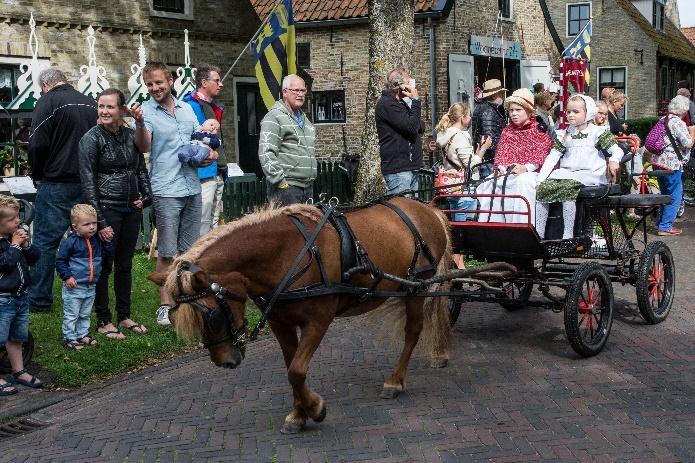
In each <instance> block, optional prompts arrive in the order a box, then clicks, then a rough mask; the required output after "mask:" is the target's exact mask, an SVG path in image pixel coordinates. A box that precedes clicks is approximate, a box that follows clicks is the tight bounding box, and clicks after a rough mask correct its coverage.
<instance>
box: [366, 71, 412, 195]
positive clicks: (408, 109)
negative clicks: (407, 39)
mask: <svg viewBox="0 0 695 463" xmlns="http://www.w3.org/2000/svg"><path fill="white" fill-rule="evenodd" d="M421 111H422V108H421V104H420V99H419V96H418V92H417V89H416V88H415V81H414V80H413V79H411V78H410V76H409V75H408V71H406V70H405V69H402V68H397V69H394V70H393V71H391V72H390V73H389V75H388V79H387V82H386V89H385V90H384V92H383V93H382V95H381V98H379V101H378V102H377V104H376V130H377V133H378V135H379V155H380V156H381V173H382V174H383V176H384V180H386V187H387V189H388V194H390V195H392V194H398V193H402V192H404V191H417V189H418V181H417V174H418V171H419V170H420V169H421V168H422V138H421V135H422V133H423V131H424V127H423V124H422V118H421Z"/></svg>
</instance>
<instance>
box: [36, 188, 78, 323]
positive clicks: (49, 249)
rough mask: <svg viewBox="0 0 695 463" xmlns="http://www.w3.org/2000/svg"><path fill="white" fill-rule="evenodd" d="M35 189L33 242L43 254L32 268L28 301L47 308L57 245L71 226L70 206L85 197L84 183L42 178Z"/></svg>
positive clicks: (48, 306)
mask: <svg viewBox="0 0 695 463" xmlns="http://www.w3.org/2000/svg"><path fill="white" fill-rule="evenodd" d="M36 190H37V191H36V199H35V200H34V207H35V209H36V219H35V220H34V238H33V240H32V245H33V246H34V247H36V248H37V249H38V250H39V251H41V257H39V261H38V262H37V263H36V264H35V265H34V266H33V267H32V268H31V288H29V305H30V306H31V307H37V308H39V309H43V310H46V311H47V310H50V308H51V304H53V277H54V275H55V272H56V269H55V263H56V253H57V252H58V245H59V244H60V240H61V239H62V238H63V234H64V233H65V231H66V230H67V229H68V228H70V209H72V206H74V205H75V204H78V203H80V202H81V201H82V187H81V186H80V184H79V183H51V182H41V183H40V184H39V186H38V188H37V189H36Z"/></svg>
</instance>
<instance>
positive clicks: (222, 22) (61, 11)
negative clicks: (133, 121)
mask: <svg viewBox="0 0 695 463" xmlns="http://www.w3.org/2000/svg"><path fill="white" fill-rule="evenodd" d="M30 11H32V12H33V13H34V18H35V19H36V21H37V36H38V40H39V44H40V47H39V49H40V50H39V57H40V58H45V59H50V61H51V64H52V65H56V66H58V67H59V68H60V69H61V70H63V71H64V72H65V73H66V75H67V76H68V79H69V80H70V83H71V84H73V85H76V84H77V80H78V78H79V77H80V74H79V68H80V66H81V65H83V64H87V63H88V55H87V53H88V48H87V27H88V26H89V25H92V26H93V27H94V28H95V29H96V30H97V33H96V38H97V42H96V55H97V64H99V65H102V66H104V67H105V68H106V73H107V80H108V81H109V84H110V85H111V86H113V87H117V88H119V89H121V90H123V91H124V93H126V94H127V81H128V78H129V77H130V75H131V73H130V66H131V64H133V63H137V62H138V52H137V47H138V43H139V39H138V34H140V33H142V34H143V43H144V45H145V48H146V49H147V58H148V60H157V61H163V62H165V63H167V64H170V65H183V64H184V45H183V41H184V35H183V30H184V29H185V28H188V30H189V42H190V44H191V47H190V56H191V61H192V64H193V65H195V63H196V62H198V61H206V62H210V63H212V64H215V65H217V66H219V67H220V68H221V69H222V73H223V74H224V72H225V71H226V70H227V68H228V67H229V66H230V65H231V64H232V62H233V60H234V59H235V58H236V57H237V56H238V54H239V53H240V52H241V50H242V48H243V47H244V45H245V44H246V41H247V40H248V38H250V37H251V35H253V33H254V32H255V30H256V29H257V27H258V25H259V24H260V22H259V20H258V17H257V16H256V15H255V12H254V11H253V9H252V8H251V6H250V5H249V3H248V2H246V1H243V0H220V1H217V2H208V1H206V0H195V2H194V5H193V14H194V20H193V21H187V20H175V19H166V18H159V17H154V16H151V15H150V9H149V6H148V1H147V0H109V1H101V0H100V1H90V2H74V1H63V0H51V1H50V2H45V1H42V0H36V1H30V0H15V1H13V2H11V3H10V2H3V3H2V4H0V19H2V20H4V21H2V22H0V44H1V45H0V55H5V56H11V57H27V56H29V49H28V39H29V25H28V19H29V12H30ZM220 11H227V12H230V11H233V12H234V14H220ZM0 62H2V56H0ZM233 75H235V76H252V75H254V72H253V67H252V58H251V56H250V54H246V55H245V57H244V58H243V59H242V60H241V61H240V63H239V64H238V65H237V67H236V69H235V71H234V73H233ZM226 83H227V84H228V85H227V88H226V89H225V90H224V91H223V92H222V94H221V98H220V100H221V102H222V103H223V104H225V107H226V115H225V118H224V120H223V131H224V134H225V141H226V145H227V146H229V147H233V146H234V143H235V134H234V119H233V117H234V111H235V108H234V104H233V101H232V95H233V91H232V90H233V89H232V85H231V84H232V79H231V76H230V77H229V78H228V80H227V81H226ZM227 152H228V153H233V152H234V149H233V148H232V149H229V150H228V151H227Z"/></svg>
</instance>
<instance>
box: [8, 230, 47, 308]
mask: <svg viewBox="0 0 695 463" xmlns="http://www.w3.org/2000/svg"><path fill="white" fill-rule="evenodd" d="M40 255H41V251H39V250H38V249H36V248H35V247H33V246H29V247H28V248H21V249H20V248H19V246H13V245H12V243H11V242H10V241H8V240H7V238H5V237H4V236H3V237H0V294H11V295H12V296H21V295H23V294H26V292H27V289H28V288H29V285H30V284H31V277H30V276H29V266H30V265H34V264H35V263H36V262H37V261H38V260H39V256H40Z"/></svg>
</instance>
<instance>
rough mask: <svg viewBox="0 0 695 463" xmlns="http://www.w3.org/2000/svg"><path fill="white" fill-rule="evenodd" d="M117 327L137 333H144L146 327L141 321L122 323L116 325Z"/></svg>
mask: <svg viewBox="0 0 695 463" xmlns="http://www.w3.org/2000/svg"><path fill="white" fill-rule="evenodd" d="M118 327H119V328H122V329H124V330H130V331H132V332H133V333H138V334H145V333H146V332H147V331H146V330H147V328H145V325H143V324H142V323H133V324H132V325H130V326H123V325H118Z"/></svg>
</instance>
